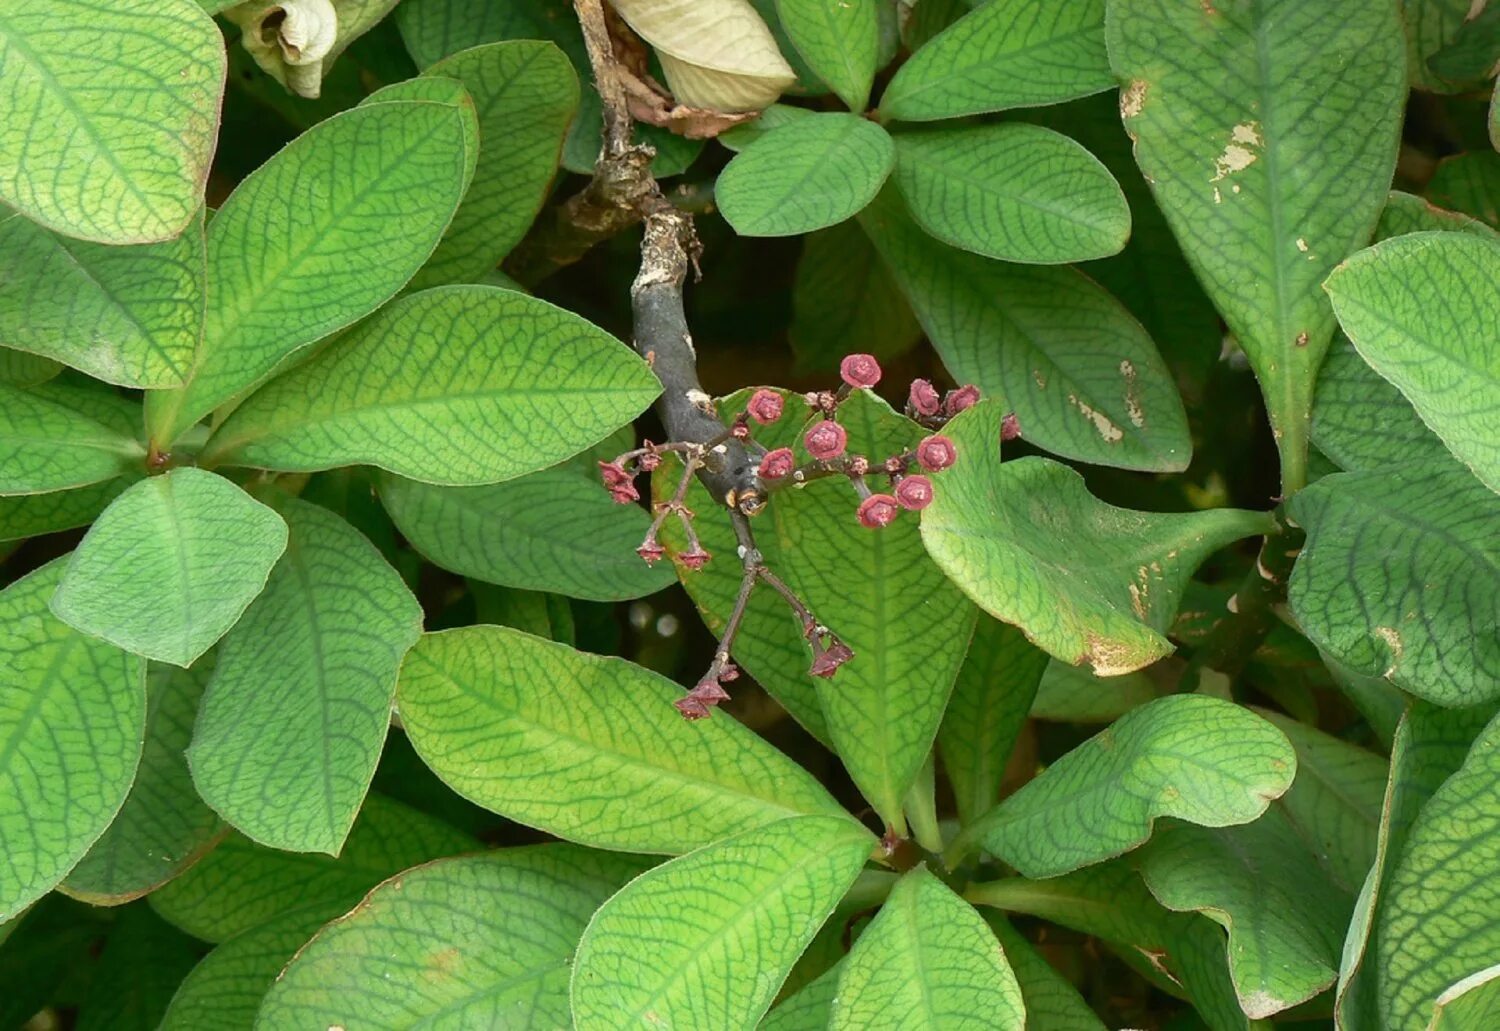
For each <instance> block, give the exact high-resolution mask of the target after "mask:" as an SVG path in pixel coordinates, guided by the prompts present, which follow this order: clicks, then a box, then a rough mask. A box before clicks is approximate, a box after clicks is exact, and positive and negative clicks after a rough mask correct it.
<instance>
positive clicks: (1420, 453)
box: [1312, 334, 1455, 473]
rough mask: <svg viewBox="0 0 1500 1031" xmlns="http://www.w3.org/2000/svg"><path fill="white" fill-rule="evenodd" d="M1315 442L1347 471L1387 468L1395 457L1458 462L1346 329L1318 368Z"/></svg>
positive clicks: (1440, 463)
mask: <svg viewBox="0 0 1500 1031" xmlns="http://www.w3.org/2000/svg"><path fill="white" fill-rule="evenodd" d="M1312 441H1313V444H1314V445H1315V446H1316V447H1317V448H1318V450H1319V451H1321V452H1323V454H1325V455H1327V456H1328V457H1329V458H1331V459H1333V460H1334V461H1335V462H1336V463H1338V466H1339V468H1341V469H1344V470H1347V471H1349V472H1368V473H1380V472H1383V471H1384V470H1386V469H1388V468H1390V466H1391V460H1392V457H1393V456H1399V460H1400V461H1401V462H1403V463H1404V462H1407V461H1410V462H1412V463H1417V462H1422V463H1424V464H1428V465H1431V466H1446V465H1453V464H1455V460H1454V458H1453V455H1452V454H1451V453H1450V452H1449V451H1448V449H1447V448H1446V447H1444V446H1443V442H1442V441H1441V440H1439V439H1438V438H1437V436H1436V435H1435V434H1434V433H1433V432H1432V431H1431V430H1429V429H1428V428H1427V426H1426V424H1425V423H1423V422H1422V418H1421V416H1419V415H1418V414H1417V412H1416V409H1414V408H1413V407H1412V406H1411V402H1410V401H1408V400H1407V399H1406V398H1405V397H1403V396H1402V395H1401V391H1399V390H1397V389H1396V387H1395V386H1394V385H1393V384H1391V383H1389V382H1388V381H1386V380H1384V379H1381V377H1380V373H1378V372H1376V371H1375V370H1374V369H1372V368H1370V366H1369V365H1368V364H1366V363H1365V360H1364V359H1363V358H1361V357H1360V355H1359V352H1358V351H1356V350H1355V349H1354V345H1353V344H1351V343H1350V342H1349V340H1348V338H1347V337H1343V335H1342V334H1340V339H1338V340H1336V341H1334V344H1333V347H1332V348H1331V349H1330V350H1329V352H1328V359H1327V360H1326V361H1325V362H1324V363H1323V368H1322V369H1321V370H1320V371H1319V372H1318V389H1317V396H1316V398H1315V399H1314V401H1313V414H1312Z"/></svg>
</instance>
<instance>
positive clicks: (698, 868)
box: [572, 816, 875, 1031]
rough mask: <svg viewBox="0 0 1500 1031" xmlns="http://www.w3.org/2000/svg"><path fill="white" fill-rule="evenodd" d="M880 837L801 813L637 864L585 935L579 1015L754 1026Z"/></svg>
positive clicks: (578, 973)
mask: <svg viewBox="0 0 1500 1031" xmlns="http://www.w3.org/2000/svg"><path fill="white" fill-rule="evenodd" d="M874 847H875V840H874V837H873V836H872V835H871V834H870V832H869V831H866V830H865V829H864V828H863V827H860V826H859V825H858V824H857V823H855V822H854V821H853V820H851V819H849V818H847V817H842V818H841V817H828V816H803V817H795V818H792V819H787V820H779V821H777V822H775V823H772V824H770V825H767V826H762V827H758V828H756V829H755V830H751V831H746V832H745V833H743V834H740V835H737V836H736V837H733V838H729V839H727V840H724V841H719V842H717V843H716V844H712V845H708V846H706V847H704V848H701V849H699V850H698V851H696V852H692V853H690V854H688V855H686V856H682V857H681V858H679V859H674V860H672V861H671V862H668V863H664V864H663V865H661V866H659V867H657V868H656V869H654V870H651V871H649V872H647V873H644V874H642V875H641V876H640V877H637V878H636V879H635V880H634V881H631V882H630V884H628V885H626V886H625V888H624V889H623V890H621V891H620V893H619V894H617V895H616V896H614V898H612V899H610V900H609V901H608V902H606V903H605V904H604V905H603V906H602V907H600V909H599V911H598V912H597V913H595V914H594V918H593V920H591V921H590V922H589V926H588V930H587V931H585V932H584V935H583V940H582V941H581V942H579V944H578V956H577V959H576V960H575V962H574V967H573V983H572V1002H573V1026H574V1027H576V1028H577V1029H578V1031H592V1029H594V1028H609V1029H616V1028H627V1027H631V1028H633V1027H685V1028H686V1027H703V1028H707V1027H726V1028H728V1027H736V1028H738V1027H752V1026H754V1024H755V1022H756V1021H757V1020H758V1019H759V1018H760V1017H761V1015H762V1014H764V1013H765V1011H766V1009H767V1008H768V1007H769V1006H770V1005H771V1000H772V998H773V997H774V996H775V994H776V990H777V988H779V987H780V985H781V982H782V981H783V980H785V979H786V975H787V971H788V970H790V969H791V966H792V963H793V962H795V961H796V959H797V957H798V956H799V955H801V954H802V950H803V949H805V948H807V944H808V942H809V941H811V940H812V937H813V935H814V934H815V933H816V932H817V930H818V927H819V926H820V925H821V924H822V923H823V921H824V920H826V919H827V918H828V915H829V914H830V913H832V912H833V907H834V906H835V905H837V903H838V901H839V899H840V897H842V896H843V894H844V892H845V891H846V890H847V889H848V888H849V886H850V885H851V884H852V883H854V878H855V877H856V876H857V875H858V873H859V870H860V867H862V866H863V865H864V861H865V859H866V858H867V857H868V856H869V855H870V852H871V849H872V848H874ZM645 942H649V943H650V946H649V947H648V948H643V947H642V945H643V943H645Z"/></svg>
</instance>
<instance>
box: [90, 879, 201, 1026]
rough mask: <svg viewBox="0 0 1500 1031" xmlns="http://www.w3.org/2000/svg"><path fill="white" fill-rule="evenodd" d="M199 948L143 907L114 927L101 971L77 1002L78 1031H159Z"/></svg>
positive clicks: (128, 911)
mask: <svg viewBox="0 0 1500 1031" xmlns="http://www.w3.org/2000/svg"><path fill="white" fill-rule="evenodd" d="M197 959H198V944H197V942H195V941H193V939H191V938H189V937H188V936H187V935H185V934H183V933H182V932H181V931H179V930H177V929H176V928H175V927H172V926H171V925H170V924H167V923H165V922H163V921H162V919H161V917H159V916H157V915H156V914H155V913H153V912H151V910H150V909H149V908H148V907H147V906H146V905H144V904H140V905H135V906H130V907H128V908H127V909H125V910H124V911H123V912H122V913H121V914H120V916H119V918H118V919H116V920H115V922H114V924H113V925H111V926H110V929H109V935H108V937H107V938H106V939H105V941H104V948H103V951H102V952H101V953H100V954H99V962H98V966H97V967H96V968H95V969H94V970H93V971H92V976H91V977H90V978H89V981H88V984H87V986H86V987H85V988H84V989H83V991H82V997H81V998H80V999H79V1000H78V1017H77V1021H76V1023H75V1024H74V1027H76V1028H78V1029H79V1031H156V1027H157V1025H158V1024H159V1023H160V1022H161V1018H162V1014H163V1013H165V1012H166V1010H167V1003H168V1002H169V1001H170V1000H171V998H172V992H173V991H174V990H175V989H176V987H177V982H178V981H180V980H182V978H183V975H185V974H186V973H187V972H188V970H190V969H191V968H192V966H193V964H194V962H196V961H197Z"/></svg>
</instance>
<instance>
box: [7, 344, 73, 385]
mask: <svg viewBox="0 0 1500 1031" xmlns="http://www.w3.org/2000/svg"><path fill="white" fill-rule="evenodd" d="M61 371H62V366H61V365H59V364H58V363H57V362H55V361H53V360H52V359H51V358H43V357H42V356H41V355H37V354H27V353H26V352H25V351H15V350H12V349H11V348H9V347H0V383H9V384H10V385H11V386H13V387H23V388H24V387H34V386H37V385H38V384H41V383H45V382H47V381H48V380H49V379H51V378H52V377H54V376H56V375H57V374H58V373H59V372H61Z"/></svg>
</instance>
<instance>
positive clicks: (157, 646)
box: [51, 466, 287, 666]
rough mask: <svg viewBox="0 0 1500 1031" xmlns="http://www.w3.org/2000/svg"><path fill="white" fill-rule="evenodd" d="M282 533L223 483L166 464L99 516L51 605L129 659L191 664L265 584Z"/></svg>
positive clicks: (266, 513)
mask: <svg viewBox="0 0 1500 1031" xmlns="http://www.w3.org/2000/svg"><path fill="white" fill-rule="evenodd" d="M286 537H287V533H286V524H285V523H284V522H282V520H281V517H280V516H278V515H277V514H276V513H275V512H273V511H271V510H270V509H269V508H267V507H266V506H264V505H262V504H261V503H260V502H258V501H255V500H254V499H252V498H251V497H250V495H248V494H246V493H245V492H244V491H242V490H240V488H238V487H236V486H235V485H234V484H232V483H230V482H229V481H228V480H226V479H224V478H223V477H221V476H216V475H214V474H213V473H210V472H204V471H203V470H201V469H194V468H192V467H190V466H187V467H183V468H180V469H173V470H172V471H171V472H168V473H165V474H164V475H161V476H153V477H149V478H147V479H145V480H142V481H140V482H139V483H137V484H135V485H134V486H133V487H131V488H130V489H129V490H127V491H125V493H123V494H121V495H120V496H119V497H118V498H116V499H115V500H114V501H113V502H112V503H111V504H110V506H109V508H107V509H105V511H104V513H103V514H102V515H100V516H99V518H98V520H96V521H95V523H94V525H93V526H92V527H91V528H90V529H89V532H88V533H87V534H86V535H85V536H84V538H83V541H82V542H81V543H80V544H79V545H78V550H76V551H75V552H73V557H72V558H71V559H70V560H69V562H68V568H67V571H66V572H65V573H64V574H63V578H62V583H61V584H60V585H59V586H58V589H57V593H56V594H54V595H53V596H52V602H51V604H52V611H53V612H55V613H56V614H57V615H58V617H59V618H61V619H62V620H63V621H64V622H67V623H69V624H71V625H72V626H74V627H77V628H78V629H79V630H82V631H84V632H85V633H88V634H92V635H94V636H95V637H102V638H104V640H106V641H109V642H111V643H113V644H116V645H119V646H120V647H121V648H124V649H125V650H127V651H130V652H134V653H135V654H137V655H144V656H146V657H147V658H149V659H156V660H157V661H159V662H170V663H172V664H173V665H174V666H190V665H192V663H193V660H195V659H197V658H198V656H200V655H202V654H203V653H204V652H206V651H207V650H208V649H209V648H210V647H211V646H212V645H213V643H214V642H215V641H217V640H218V639H219V638H220V637H222V636H224V632H225V631H226V630H228V629H229V628H230V627H232V626H233V625H234V624H235V621H236V620H238V619H239V618H240V615H241V614H242V613H243V612H244V611H245V608H246V606H248V605H249V604H250V602H251V601H253V600H254V599H255V596H256V595H257V594H259V593H260V592H261V589H262V588H264V587H265V585H266V578H267V577H268V576H269V575H270V573H271V567H272V566H273V565H275V564H276V560H277V559H278V558H279V557H280V556H281V553H282V551H283V550H285V548H286Z"/></svg>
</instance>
